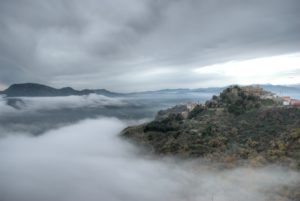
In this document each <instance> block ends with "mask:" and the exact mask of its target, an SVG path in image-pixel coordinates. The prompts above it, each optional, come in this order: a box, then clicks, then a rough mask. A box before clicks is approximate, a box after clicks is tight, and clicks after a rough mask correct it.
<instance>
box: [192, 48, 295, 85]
mask: <svg viewBox="0 0 300 201" xmlns="http://www.w3.org/2000/svg"><path fill="white" fill-rule="evenodd" d="M193 72H194V73H197V74H198V75H210V76H212V75H215V76H219V75H222V76H224V77H226V78H227V80H224V82H226V83H224V84H230V83H238V84H253V83H271V84H296V83H299V82H300V81H299V80H300V53H298V54H291V55H280V56H273V57H265V58H258V59H251V60H245V61H230V62H226V63H220V64H215V65H210V66H205V67H200V68H194V69H193Z"/></svg>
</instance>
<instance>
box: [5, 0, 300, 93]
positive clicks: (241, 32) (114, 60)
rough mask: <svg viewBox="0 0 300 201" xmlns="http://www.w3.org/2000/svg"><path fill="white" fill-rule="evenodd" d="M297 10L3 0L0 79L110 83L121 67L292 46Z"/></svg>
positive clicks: (269, 4)
mask: <svg viewBox="0 0 300 201" xmlns="http://www.w3.org/2000/svg"><path fill="white" fill-rule="evenodd" d="M299 8H300V3H299V1H297V0H287V1H280V0H274V1H269V0H263V1H258V0H255V1H251V2H245V1H240V0H230V1H226V2H225V1H221V0H212V1H211V0H201V1H196V0H184V1H171V0H165V1H159V0H155V1H153V0H140V1H137V0H130V1H126V2H124V1H121V0H119V1H114V2H112V1H108V0H102V1H96V0H88V1H84V2H83V1H79V0H72V1H64V0H54V1H47V0H42V1H34V0H29V1H22V2H19V1H14V0H12V1H8V0H3V1H1V2H0V36H1V38H0V45H1V46H0V78H1V83H2V84H6V85H8V84H11V83H13V82H23V81H31V82H34V81H36V82H43V83H45V84H54V85H59V84H58V83H64V82H65V80H62V78H63V77H68V76H69V77H70V76H77V75H83V74H86V75H87V76H90V75H95V74H98V75H99V78H98V79H95V80H84V79H82V80H77V81H76V82H74V83H72V82H71V83H69V85H71V86H72V85H74V86H79V87H80V88H83V87H92V88H97V87H101V86H108V88H111V89H117V88H118V87H115V86H110V84H111V81H107V80H116V79H115V78H116V76H120V75H123V74H126V73H132V74H135V73H137V72H141V71H144V70H151V69H153V68H157V67H170V68H173V69H176V70H184V69H186V68H189V66H191V64H194V63H197V64H198V66H204V65H210V64H214V63H219V62H226V61H229V60H233V59H234V60H239V59H240V60H241V59H250V58H255V57H264V56H271V55H276V54H286V53H293V52H299V47H300V36H299V34H298V33H299V31H300V21H299V20H298V19H299V18H300V16H299V12H298V11H299ZM7 75H8V76H7ZM108 78H110V79H108ZM168 79H169V80H171V79H172V78H168ZM176 79H178V77H174V78H173V81H175V80H176ZM199 79H200V78H199ZM104 80H106V81H104ZM145 81H147V82H151V80H145ZM152 82H153V81H152ZM117 84H118V81H117V83H114V85H117ZM168 84H170V82H169V83H168ZM120 86H121V87H122V88H126V89H127V90H130V89H133V88H134V87H132V86H131V85H130V84H125V85H124V83H120Z"/></svg>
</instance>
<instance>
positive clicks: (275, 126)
mask: <svg viewBox="0 0 300 201" xmlns="http://www.w3.org/2000/svg"><path fill="white" fill-rule="evenodd" d="M122 135H123V136H125V137H127V138H130V139H131V140H133V141H135V142H136V143H138V144H142V145H145V146H146V147H149V148H150V149H151V150H152V151H153V152H154V153H157V154H164V155H177V156H181V157H201V158H204V159H207V160H212V161H217V162H221V163H223V164H225V165H229V166H232V165H236V164H241V163H242V164H244V163H246V164H252V165H263V164H268V163H280V164H285V165H287V166H289V167H292V168H296V169H299V168H300V108H296V107H284V106H282V100H281V98H280V97H277V96H276V95H274V94H272V93H271V92H267V91H264V90H263V89H261V88H258V87H238V86H233V87H229V88H227V89H225V90H224V91H223V92H222V93H221V94H220V95H219V96H214V97H213V98H212V99H211V100H210V101H207V102H206V104H204V105H201V104H193V105H186V106H184V107H183V106H181V107H179V106H176V107H174V108H171V109H168V110H166V111H160V112H159V113H158V116H157V117H156V119H155V120H154V121H152V122H150V123H146V124H143V125H140V126H133V127H129V128H127V129H125V130H124V132H123V133H122Z"/></svg>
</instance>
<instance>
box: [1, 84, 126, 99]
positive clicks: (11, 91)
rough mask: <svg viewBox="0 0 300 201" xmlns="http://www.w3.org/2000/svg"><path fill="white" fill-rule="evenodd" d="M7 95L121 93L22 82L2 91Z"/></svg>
mask: <svg viewBox="0 0 300 201" xmlns="http://www.w3.org/2000/svg"><path fill="white" fill-rule="evenodd" d="M1 93H2V94H5V95H6V96H8V97H18V96H31V97H33V96H36V97H39V96H70V95H88V94H91V93H96V94H100V95H105V96H119V95H121V94H118V93H113V92H110V91H107V90H105V89H96V90H89V89H85V90H81V91H78V90H75V89H73V88H71V87H64V88H61V89H56V88H53V87H49V86H46V85H41V84H36V83H24V84H13V85H11V86H10V87H9V88H7V89H6V90H4V91H3V92H1Z"/></svg>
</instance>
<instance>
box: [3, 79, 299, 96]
mask: <svg viewBox="0 0 300 201" xmlns="http://www.w3.org/2000/svg"><path fill="white" fill-rule="evenodd" d="M251 86H255V85H251ZM259 86H261V87H262V88H264V89H266V90H268V91H272V92H274V93H276V94H279V95H282V96H284V95H290V94H292V95H296V96H299V98H300V88H299V87H297V85H295V86H294V85H292V86H284V85H271V84H263V85H259ZM225 88H226V87H208V88H195V89H189V88H178V89H161V90H151V91H141V92H128V93H119V92H113V91H109V90H106V89H83V90H76V89H73V88H72V87H63V88H54V87H50V86H47V85H43V84H38V83H19V84H12V85H10V86H9V87H8V88H7V89H5V90H3V91H0V94H5V95H6V96H8V97H17V96H29V97H30V96H31V97H34V96H36V97H39V96H70V95H88V94H91V93H96V94H100V95H105V96H134V95H148V94H150V95H151V94H180V93H214V94H217V93H220V92H221V91H222V90H224V89H225Z"/></svg>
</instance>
